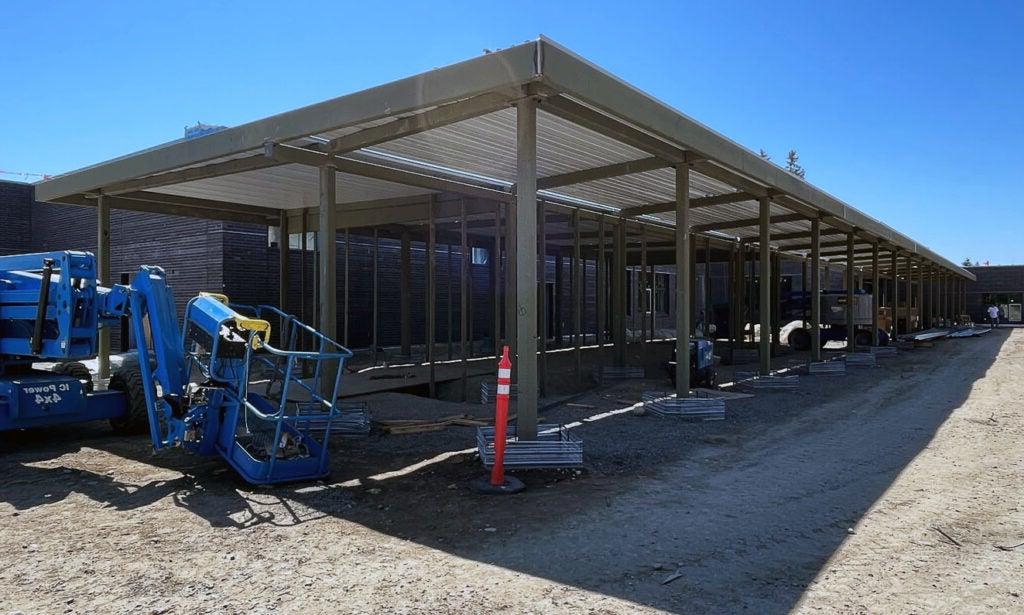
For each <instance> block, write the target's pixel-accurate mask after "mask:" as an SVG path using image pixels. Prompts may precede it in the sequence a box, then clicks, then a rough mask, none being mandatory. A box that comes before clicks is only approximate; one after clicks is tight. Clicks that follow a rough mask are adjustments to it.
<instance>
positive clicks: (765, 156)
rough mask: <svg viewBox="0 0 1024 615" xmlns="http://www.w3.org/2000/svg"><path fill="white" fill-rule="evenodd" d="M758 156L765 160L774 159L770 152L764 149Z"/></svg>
mask: <svg viewBox="0 0 1024 615" xmlns="http://www.w3.org/2000/svg"><path fill="white" fill-rule="evenodd" d="M757 155H758V156H760V157H762V158H764V159H765V160H769V161H770V160H771V159H772V157H771V156H769V155H768V152H766V151H764V148H763V147H762V148H761V151H759V152H757Z"/></svg>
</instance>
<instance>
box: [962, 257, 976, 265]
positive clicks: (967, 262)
mask: <svg viewBox="0 0 1024 615" xmlns="http://www.w3.org/2000/svg"><path fill="white" fill-rule="evenodd" d="M962 264H963V266H964V267H973V266H974V263H972V262H971V259H970V258H965V259H964V262H963V263H962Z"/></svg>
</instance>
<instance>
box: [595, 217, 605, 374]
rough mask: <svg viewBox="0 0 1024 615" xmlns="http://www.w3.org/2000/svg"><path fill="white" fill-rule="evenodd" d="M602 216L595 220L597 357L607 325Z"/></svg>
mask: <svg viewBox="0 0 1024 615" xmlns="http://www.w3.org/2000/svg"><path fill="white" fill-rule="evenodd" d="M604 233H605V229H604V214H601V216H600V217H599V218H598V219H597V301H596V303H597V345H598V348H599V349H600V350H599V352H598V357H599V358H600V356H601V354H602V353H603V348H604V343H605V336H604V333H605V326H606V325H607V324H608V315H607V313H606V308H607V306H608V272H607V271H608V270H607V265H608V263H607V262H606V260H607V255H605V253H604Z"/></svg>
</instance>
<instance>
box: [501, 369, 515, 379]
mask: <svg viewBox="0 0 1024 615" xmlns="http://www.w3.org/2000/svg"><path fill="white" fill-rule="evenodd" d="M511 377H512V370H511V369H505V368H499V369H498V378H511Z"/></svg>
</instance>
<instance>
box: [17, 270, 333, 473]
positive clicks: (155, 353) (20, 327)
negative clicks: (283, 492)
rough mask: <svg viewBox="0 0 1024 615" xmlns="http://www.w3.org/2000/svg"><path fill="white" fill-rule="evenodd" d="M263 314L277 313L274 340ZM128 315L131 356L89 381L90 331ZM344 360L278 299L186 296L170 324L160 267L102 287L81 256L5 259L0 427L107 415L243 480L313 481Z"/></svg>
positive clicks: (322, 466) (322, 460) (93, 344)
mask: <svg viewBox="0 0 1024 615" xmlns="http://www.w3.org/2000/svg"><path fill="white" fill-rule="evenodd" d="M264 316H268V317H271V318H273V319H275V320H276V321H277V322H278V323H279V325H280V327H281V331H280V333H279V339H280V345H281V346H282V348H280V349H279V348H276V347H274V346H272V345H271V343H270V340H271V325H270V322H269V321H268V320H265V319H264V318H263V317H264ZM123 317H128V318H130V320H131V324H132V332H133V335H134V338H135V342H136V346H137V348H138V361H136V362H132V363H128V364H126V365H125V366H123V367H122V368H121V369H120V370H119V371H118V372H117V373H115V374H113V375H112V376H111V378H110V383H109V387H108V390H106V391H95V390H93V387H92V377H91V375H90V373H89V371H88V369H86V368H85V366H84V365H83V364H82V363H80V362H79V361H81V360H84V359H91V358H93V357H95V356H96V354H97V350H98V342H97V339H98V330H99V328H100V327H102V326H109V325H111V324H113V323H115V322H117V321H118V320H119V319H120V318H123ZM296 348H308V349H310V350H296ZM351 356H352V353H351V352H350V351H349V350H348V349H346V348H344V347H342V346H340V345H339V344H337V343H336V342H334V341H332V340H330V339H328V338H326V337H325V336H323V335H322V334H320V333H319V332H317V331H316V330H314V329H313V328H311V327H309V326H308V325H305V324H303V323H301V322H299V321H298V320H297V319H296V318H295V317H293V316H290V315H287V314H285V313H283V312H281V311H280V310H278V309H277V308H274V307H271V306H258V307H254V308H244V307H239V306H231V305H229V304H228V300H227V298H226V297H224V296H223V295H216V294H209V293H203V294H200V295H199V296H198V297H195V298H194V299H192V300H191V301H189V302H188V305H187V306H186V308H185V316H184V323H183V325H179V323H178V319H177V311H176V308H175V304H174V298H173V295H172V293H171V289H170V288H169V287H168V285H167V280H166V276H165V275H164V272H163V270H162V269H160V268H159V267H151V266H143V267H141V268H140V269H139V271H138V272H137V273H136V274H135V275H134V277H133V278H132V280H131V283H130V284H127V285H116V286H113V287H111V288H103V287H100V286H98V285H97V283H96V261H95V258H94V257H93V255H92V254H89V253H87V252H51V253H41V254H25V255H20V256H7V257H0V430H10V429H23V428H34V427H43V426H48V425H58V424H66V423H75V422H83V421H92V420H96V419H104V418H105V419H109V420H110V422H111V425H112V426H113V427H114V429H115V430H116V431H118V432H121V433H133V432H134V433H137V432H140V431H145V430H146V428H147V427H148V431H149V434H150V438H151V440H152V442H153V446H154V448H155V449H157V450H160V449H163V448H168V447H182V448H187V449H189V450H191V451H193V452H195V453H198V454H203V455H220V456H222V457H223V458H224V459H225V460H226V461H227V462H228V463H229V464H230V465H231V466H232V467H233V468H234V469H235V470H236V471H237V472H238V473H239V474H240V475H241V476H242V477H243V478H244V479H245V480H247V481H248V482H250V483H254V484H267V483H278V482H285V481H295V480H309V479H314V478H320V477H322V476H324V475H326V473H327V443H328V439H329V436H330V430H331V422H332V420H333V419H335V418H336V417H337V414H338V411H337V409H336V407H335V400H336V399H337V397H338V392H339V387H340V382H341V374H342V371H343V365H344V362H345V360H346V359H348V358H349V357H351ZM51 361H58V363H57V366H56V367H54V368H52V369H50V370H44V369H40V368H38V367H35V366H34V365H33V364H34V363H42V362H51ZM257 377H258V380H259V381H258V382H254V381H255V380H257Z"/></svg>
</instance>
